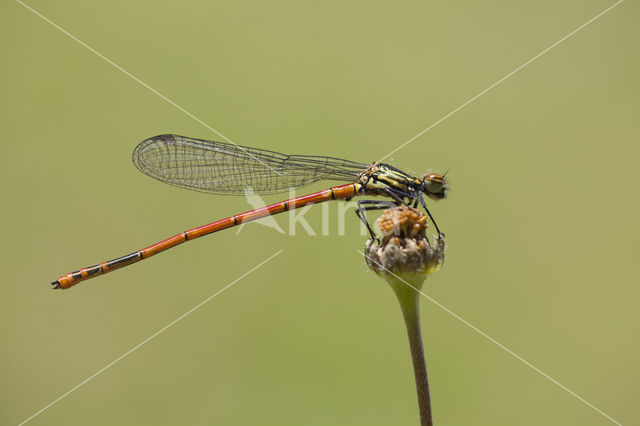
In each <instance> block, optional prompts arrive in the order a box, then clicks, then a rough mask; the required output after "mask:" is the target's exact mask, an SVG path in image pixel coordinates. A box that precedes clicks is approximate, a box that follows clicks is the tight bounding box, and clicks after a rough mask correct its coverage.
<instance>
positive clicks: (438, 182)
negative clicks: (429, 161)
mask: <svg viewBox="0 0 640 426" xmlns="http://www.w3.org/2000/svg"><path fill="white" fill-rule="evenodd" d="M424 187H425V189H426V190H427V191H428V192H430V193H432V194H437V193H439V192H442V190H443V188H444V178H443V177H442V175H440V174H438V173H429V174H427V175H426V176H425V177H424Z"/></svg>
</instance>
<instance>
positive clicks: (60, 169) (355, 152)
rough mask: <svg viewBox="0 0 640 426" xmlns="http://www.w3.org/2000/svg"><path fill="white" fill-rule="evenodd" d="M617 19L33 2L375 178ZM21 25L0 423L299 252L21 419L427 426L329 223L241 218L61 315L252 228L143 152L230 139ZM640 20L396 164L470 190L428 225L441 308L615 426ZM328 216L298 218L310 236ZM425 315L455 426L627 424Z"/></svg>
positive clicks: (573, 14) (373, 280) (67, 25)
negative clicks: (60, 285)
mask: <svg viewBox="0 0 640 426" xmlns="http://www.w3.org/2000/svg"><path fill="white" fill-rule="evenodd" d="M612 4H613V2H610V1H601V0H598V1H577V0H575V1H564V2H560V3H558V2H555V1H550V0H542V1H538V2H510V1H504V0H498V1H493V2H469V1H466V2H455V1H454V2H417V1H401V2H389V3H382V2H375V3H372V2H365V1H354V2H340V1H329V2H321V3H320V2H306V1H305V2H300V1H270V2H259V1H254V2H251V1H248V2H205V1H186V2H152V1H140V2H133V3H132V2H125V1H120V0H116V1H110V2H84V1H79V0H74V1H60V2H55V3H52V2H47V1H44V0H31V1H29V2H28V5H29V6H30V7H33V8H34V9H35V10H36V11H38V12H39V13H41V14H43V15H44V16H46V17H47V18H49V19H51V20H52V21H53V22H55V24H57V25H59V26H60V27H62V28H64V29H65V30H67V31H69V32H70V33H72V34H73V35H75V36H76V37H78V38H79V39H80V40H82V41H83V42H84V43H87V44H88V45H89V46H91V47H93V48H94V49H96V50H97V51H99V52H100V53H102V54H103V55H105V56H106V57H107V58H109V59H110V60H112V61H114V62H115V63H117V64H118V65H120V66H122V67H123V68H124V69H126V70H127V71H128V72H130V73H132V74H133V75H135V76H136V77H138V78H139V79H140V80H142V81H143V82H145V83H146V84H148V85H149V86H151V87H153V88H154V89H155V90H157V91H158V92H160V93H162V94H163V95H165V96H167V97H168V98H170V99H172V100H173V101H175V102H176V103H177V104H178V105H180V106H181V107H183V108H185V109H186V110H188V111H189V112H191V113H193V114H194V115H195V116H197V117H198V118H199V119H201V120H202V121H203V122H205V123H207V124H208V125H210V126H212V127H213V128H215V129H217V130H219V131H220V132H222V133H223V134H224V135H225V136H227V137H229V138H230V139H231V140H233V141H234V142H236V143H238V144H241V145H248V146H254V147H258V148H268V149H272V150H276V151H281V152H285V153H291V154H318V155H331V156H337V157H344V158H348V159H352V160H356V161H361V162H371V161H374V160H378V159H379V158H381V157H382V156H384V155H386V154H387V153H389V152H390V151H392V150H394V149H395V148H397V147H398V146H399V145H401V144H402V143H404V142H405V141H407V140H408V139H410V138H412V137H413V136H415V135H416V134H418V133H419V132H420V131H422V130H423V129H425V128H427V127H428V126H430V125H431V124H432V123H434V122H436V121H438V120H439V119H441V118H442V117H443V116H445V115H446V114H447V113H449V112H450V111H452V110H454V109H455V108H457V107H458V106H459V105H461V104H463V103H464V102H466V101H467V100H469V99H470V98H472V97H473V96H475V95H476V94H478V93H479V92H481V91H482V90H484V89H485V88H487V87H488V86H490V85H491V84H492V83H494V82H495V81H497V80H499V79H500V78H502V77H503V76H505V75H506V74H508V73H510V72H511V71H513V70H514V69H516V68H517V67H518V66H520V65H521V64H523V63H525V62H526V61H528V60H529V59H530V58H532V57H533V56H535V55H537V54H538V53H540V52H541V51H542V50H544V49H545V48H547V47H549V46H550V45H552V44H553V43H555V42H557V41H558V40H560V39H561V38H562V37H564V36H565V35H567V34H568V33H570V32H571V31H573V30H574V29H576V28H577V27H579V26H580V25H582V24H584V23H585V22H587V21H588V20H590V19H591V18H593V17H594V16H596V15H597V14H598V13H600V12H601V11H602V10H604V9H606V8H607V7H609V6H611V5H612ZM0 7H1V8H2V13H1V14H0V23H1V25H0V33H1V34H2V37H1V40H2V42H1V43H2V44H3V50H2V51H3V57H4V59H3V67H2V68H1V69H0V77H1V78H0V84H1V85H2V96H1V97H0V117H1V118H0V120H2V132H3V139H2V142H1V144H0V162H1V163H0V174H1V176H2V182H3V184H2V185H3V191H2V192H3V194H4V195H3V197H2V198H3V202H2V208H1V209H0V214H1V218H2V221H1V223H2V234H3V241H4V243H3V244H2V248H1V249H0V250H1V256H0V259H1V260H0V262H2V264H1V269H2V273H3V280H2V288H3V293H2V298H1V299H0V315H1V317H0V319H1V323H0V324H1V325H0V339H1V341H2V344H3V347H4V350H2V351H1V354H0V377H1V381H0V382H1V383H2V385H1V386H0V423H2V424H18V423H20V422H22V421H24V420H25V419H27V418H29V417H30V416H31V415H33V414H34V413H36V412H37V411H38V410H40V409H41V408H43V407H45V406H46V405H47V404H49V403H50V402H52V401H54V400H55V399H57V398H58V397H59V396H61V395H62V394H64V393H65V392H67V391H69V390H70V389H72V388H73V387H74V386H76V385H78V384H79V383H81V382H82V381H84V380H85V379H86V378H88V377H89V376H91V375H92V374H94V373H96V372H98V371H99V370H100V369H102V368H103V367H105V366H106V365H107V364H109V363H110V362H112V361H113V360H114V359H116V358H118V357H119V356H121V355H122V354H124V353H126V352H127V351H129V350H130V349H131V348H133V347H134V346H135V345H137V344H138V343H140V342H142V341H143V340H145V339H146V338H147V337H149V336H151V335H152V334H153V333H155V332H156V331H158V330H159V329H161V328H162V327H164V326H166V325H167V324H169V323H170V322H171V321H173V320H175V319H176V318H178V317H179V316H180V315H182V314H183V313H185V312H186V311H188V310H189V309H191V308H192V307H193V306H195V305H197V304H199V303H200V302H202V301H203V300H204V299H206V298H207V297H209V296H210V295H212V294H214V293H215V292H217V291H219V290H220V289H221V288H223V287H224V286H226V285H227V284H229V283H230V282H232V281H234V280H236V279H237V278H238V277H240V276H241V275H243V274H245V273H246V272H247V271H248V270H250V269H251V268H253V267H254V266H256V265H257V264H259V263H260V262H262V261H264V260H265V259H267V258H268V257H270V256H272V255H273V254H274V253H276V252H277V251H278V250H282V251H283V252H282V254H280V255H279V256H277V257H275V258H274V259H273V260H271V261H269V262H268V263H266V264H265V265H264V266H262V267H261V268H259V269H258V270H256V271H255V272H253V273H251V274H250V275H248V276H246V277H245V278H243V279H242V280H241V281H239V282H238V283H237V284H235V285H234V286H232V287H231V288H230V289H228V290H226V291H225V292H223V293H222V294H220V295H219V296H217V297H215V298H214V299H213V300H211V301H210V302H209V303H208V304H206V305H204V306H202V307H201V308H199V309H198V310H196V311H195V312H193V313H192V314H191V315H189V316H187V317H186V318H184V319H183V320H181V321H179V322H178V323H177V324H175V325H174V326H172V327H171V328H169V329H168V330H167V331H165V332H164V333H162V334H160V335H158V336H157V337H155V338H154V339H153V340H151V341H149V342H148V343H146V344H145V345H143V346H142V347H140V348H139V349H138V350H136V351H135V352H133V353H131V354H130V355H128V356H126V357H125V358H124V359H122V360H121V361H120V362H118V363H117V364H115V365H113V366H112V367H111V368H109V369H107V370H106V371H104V372H102V373H101V374H99V375H98V376H96V377H95V378H94V379H93V380H91V381H89V382H88V383H86V384H84V385H83V386H81V387H80V388H78V389H77V390H75V391H74V392H73V393H71V394H69V395H68V396H67V397H65V398H64V399H62V400H60V401H59V402H57V403H56V404H54V405H53V406H51V407H50V408H49V409H47V410H46V411H44V412H42V413H41V414H39V415H38V416H37V417H35V418H33V419H32V420H31V421H30V422H29V423H28V424H32V425H113V424H122V425H146V424H154V425H178V424H190V425H205V424H207V425H208V424H219V425H248V424H256V425H405V424H406V425H412V424H418V409H417V404H416V396H415V387H414V382H413V372H412V369H411V361H410V356H409V350H408V344H407V339H406V335H405V329H404V324H403V323H402V320H401V315H400V311H399V309H398V306H397V302H396V300H395V299H394V296H393V294H392V292H391V291H390V289H389V288H387V284H386V283H385V282H384V281H383V280H381V279H379V278H377V277H376V276H375V275H374V274H373V273H372V272H370V271H368V270H367V268H366V267H365V264H364V261H363V259H362V257H361V255H360V254H359V253H358V252H357V250H361V249H362V247H363V245H364V241H365V238H364V237H362V236H360V234H359V226H358V222H357V219H356V217H355V215H352V214H351V213H350V214H349V215H347V221H346V225H347V230H346V233H345V235H344V236H339V235H337V229H336V228H332V227H334V226H336V223H337V222H336V220H334V219H335V218H337V215H338V213H339V210H338V203H333V204H332V205H331V206H330V208H329V215H330V216H329V217H330V220H329V224H330V232H329V235H327V236H322V235H316V236H311V235H308V234H307V233H306V232H301V231H300V230H299V232H297V235H296V236H295V237H292V236H289V235H288V234H287V233H285V234H280V233H278V232H276V231H274V230H273V229H270V228H267V227H265V226H260V225H255V224H250V225H247V226H246V227H245V228H244V229H243V230H242V232H240V233H239V234H236V232H235V230H232V231H227V232H222V233H218V234H215V235H213V236H209V237H207V238H202V239H199V240H197V241H193V242H191V243H189V244H187V245H183V246H181V247H179V248H176V249H173V250H171V251H169V252H167V253H164V254H162V255H161V256H157V257H154V258H153V259H150V260H148V261H145V262H143V263H140V264H138V265H135V266H132V267H130V268H127V269H123V270H121V271H118V272H115V273H113V274H109V275H106V276H104V277H100V278H97V279H95V280H91V281H87V282H85V283H82V284H80V285H78V286H77V287H74V288H73V289H71V290H68V291H57V292H53V291H51V290H50V289H49V282H50V281H52V280H54V279H55V278H56V277H57V276H58V275H61V274H64V273H67V272H69V271H71V270H74V269H77V268H79V267H82V266H87V265H93V264H95V263H98V262H101V261H104V260H108V259H112V258H114V257H117V256H120V255H123V254H126V253H129V252H131V251H134V250H136V249H139V248H142V247H144V246H147V245H149V244H151V243H154V242H156V241H159V240H160V239H163V238H165V237H168V236H171V235H174V234H176V233H178V232H181V231H183V230H185V229H188V228H191V227H195V226H199V225H202V224H205V223H209V222H211V221H214V220H216V219H220V218H223V217H227V216H229V215H232V214H234V213H238V212H242V211H246V210H249V209H250V208H251V206H250V205H249V204H248V203H247V201H246V200H245V198H244V197H224V196H210V195H206V194H201V193H197V192H192V191H187V190H183V189H179V188H175V187H171V186H169V185H164V184H161V183H159V182H157V181H154V180H153V179H150V178H148V177H146V176H144V175H142V174H141V173H139V172H138V171H137V170H136V169H135V167H134V166H133V165H132V163H131V159H130V158H131V152H132V150H133V148H134V147H135V146H136V144H137V143H138V142H140V141H141V140H143V139H145V138H147V137H150V136H153V135H156V134H160V133H178V134H182V135H188V136H192V137H198V138H205V139H213V140H220V139H221V138H220V137H219V136H218V135H217V134H215V133H214V132H212V131H210V130H209V129H207V128H206V127H205V126H203V125H202V124H200V123H198V122H197V121H195V120H194V119H192V118H190V117H189V116H188V115H186V114H185V113H184V112H182V111H180V110H179V109H177V108H175V107H174V106H172V105H171V104H169V103H168V102H166V101H165V100H163V99H162V98H161V97H159V96H158V95H156V94H154V93H153V92H151V91H149V90H148V89H146V88H145V87H143V86H142V85H141V84H139V83H138V82H136V81H134V80H132V79H131V78H129V77H128V76H127V75H125V74H124V73H123V72H121V71H119V70H118V69H116V68H115V67H114V66H113V65H111V64H109V63H107V62H105V61H104V60H102V59H100V58H99V57H98V56H96V55H95V54H94V53H92V52H91V51H89V50H88V49H86V48H85V47H83V46H81V45H79V44H78V43H77V42H75V41H73V40H72V39H70V38H69V37H67V36H66V35H64V34H63V33H62V32H61V31H59V30H57V29H56V28H54V27H53V26H52V25H50V24H49V23H47V22H45V21H44V20H43V19H41V18H40V17H38V16H37V15H35V14H34V13H33V12H31V11H29V10H28V9H27V8H25V7H24V6H22V5H21V4H20V3H17V2H5V3H4V4H3V5H2V6H0ZM638 17H639V9H638V5H637V4H635V3H634V2H631V1H627V2H624V3H621V4H620V5H619V6H618V7H616V8H614V9H613V10H612V11H610V12H609V13H607V14H605V15H604V16H602V17H601V18H599V19H598V20H596V21H595V22H593V23H592V24H591V25H589V26H587V27H586V28H584V29H583V30H581V31H580V32H578V33H576V34H575V35H574V36H572V37H570V38H569V39H567V40H566V41H565V42H563V43H561V44H560V45H558V46H557V47H555V48H554V49H552V50H551V51H549V52H548V53H546V54H545V55H543V56H542V57H540V58H539V59H537V60H536V61H534V62H532V63H531V64H529V65H528V66H526V67H525V68H524V69H522V70H521V71H520V72H518V73H516V74H515V75H513V76H511V77H510V78H508V79H507V80H505V81H504V82H502V83H501V84H500V85H498V86H497V87H495V88H493V89H492V90H490V91H489V92H487V93H486V94H484V95H483V96H481V97H480V98H478V99H477V100H475V101H474V102H472V103H471V104H469V105H468V106H466V107H465V108H464V109H462V110H460V111H459V112H457V113H456V114H454V115H452V116H451V117H450V118H448V119H447V120H445V121H443V122H441V123H440V124H439V125H437V126H436V127H434V128H433V129H431V130H430V131H428V132H427V133H425V134H424V135H422V136H421V137H419V138H418V139H416V140H415V141H413V142H412V143H411V144H409V145H407V146H406V147H404V148H403V149H401V150H399V151H397V152H395V153H394V154H393V155H392V156H391V158H387V159H386V160H387V162H390V163H392V164H394V165H395V166H396V167H399V168H401V169H404V170H407V171H410V172H413V173H415V174H417V175H421V174H423V173H424V172H426V171H427V170H440V171H444V170H446V169H448V168H450V169H451V171H450V172H449V175H448V176H449V177H450V184H451V188H452V189H451V192H450V198H449V199H447V200H445V201H442V202H439V203H437V204H432V212H433V214H434V215H435V217H436V218H437V219H438V225H439V226H440V227H441V228H442V229H443V230H444V231H445V232H446V235H447V242H448V251H447V260H446V264H445V266H444V268H443V269H442V270H441V271H440V272H438V273H437V274H434V275H432V276H430V277H429V278H428V280H427V283H426V286H425V292H426V293H427V294H428V295H429V296H430V297H432V298H433V299H435V300H436V301H438V302H439V303H441V304H442V305H444V306H446V307H447V308H448V309H450V310H451V311H453V312H455V313H456V314H457V315H459V316H460V317H462V318H463V319H464V320H465V321H468V322H469V323H470V324H473V325H474V326H475V327H477V328H478V329H480V330H482V331H483V332H485V333H487V334H488V335H489V336H491V337H493V338H494V339H496V340H497V341H499V342H500V343H501V344H503V345H505V346H506V347H508V348H509V349H510V350H512V351H514V352H515V353H517V354H518V355H520V356H522V357H523V358H524V359H526V360H527V361H529V362H531V363H532V364H533V365H535V366H536V367H537V368H539V369H540V370H541V371H544V372H545V373H547V374H548V375H549V376H551V377H553V378H554V379H555V380H557V381H558V382H560V383H562V384H563V385H564V386H566V387H568V388H569V389H571V390H572V391H574V392H576V393H577V394H578V395H580V396H581V397H582V398H584V399H585V400H586V401H589V402H590V403H592V404H593V405H594V406H596V407H597V408H598V409H600V410H602V411H603V412H605V413H607V414H608V415H609V416H611V417H612V418H614V419H616V420H617V421H618V422H620V423H622V424H638V423H639V422H640V412H639V411H638V405H637V401H638V398H640V361H639V359H640V358H639V357H638V351H639V350H640V340H639V337H640V326H639V324H640V311H639V310H638V308H637V304H638V300H639V298H640V289H639V287H638V273H637V263H635V262H637V256H638V246H639V243H640V226H639V225H638V222H637V221H638V217H639V213H640V212H639V210H640V202H639V200H638V196H637V192H636V191H637V188H638V184H639V183H640V179H639V178H638V173H637V167H638V155H639V154H640V148H638V137H637V135H638V130H640V124H639V122H638V112H639V107H640V105H639V104H640V102H639V99H640V98H639V95H640V87H639V85H638V69H639V66H640V61H639V59H640V52H639V51H638V48H637V40H638V36H639V35H640V27H638V25H637V22H638ZM325 187H326V185H325V184H319V185H314V186H312V187H309V188H308V190H309V192H311V191H315V190H320V189H324V188H325ZM285 195H286V194H285ZM282 198H283V197H282V196H278V195H275V196H269V197H266V199H265V201H267V202H276V201H280V200H281V199H282ZM322 215H323V212H322V208H321V207H319V206H315V207H314V208H311V209H310V211H309V212H308V213H307V214H306V215H305V219H306V220H307V222H308V223H309V224H310V226H312V227H313V228H314V229H315V230H316V232H317V233H320V232H319V231H320V229H321V223H322ZM276 220H277V222H278V224H279V225H280V226H281V227H282V228H283V229H284V230H286V231H288V224H289V218H288V217H286V215H281V216H280V217H277V218H276ZM422 316H423V317H422V326H423V338H424V341H425V351H426V357H427V366H428V369H429V375H430V381H431V391H432V398H433V409H434V418H435V423H436V425H438V426H443V425H540V424H545V425H607V424H615V423H614V422H613V421H611V420H609V419H607V418H606V417H605V416H603V415H602V414H600V413H598V412H597V411H596V410H594V409H593V408H591V407H589V406H588V405H586V404H585V403H584V402H582V401H580V400H579V399H577V398H575V397H574V396H572V395H571V394H570V393H568V392H567V391H565V390H563V389H561V388H560V387H559V386H557V385H556V384H554V383H552V382H551V381H549V380H547V379H546V378H545V377H543V376H542V375H541V374H539V373H538V372H536V371H534V370H532V369H531V368H529V367H528V366H526V365H525V364H524V363H522V362H521V361H519V360H517V359H516V358H514V357H513V356H511V355H509V354H508V353H507V352H505V351H504V350H503V349H501V348H500V347H498V346H497V345H495V344H494V343H492V342H491V341H489V340H487V339H486V338H485V337H483V336H481V335H480V334H478V333H477V332H476V331H474V330H473V329H471V328H470V327H468V326H467V325H465V324H463V323H462V322H460V321H459V320H457V319H456V318H454V317H453V316H451V315H450V314H448V313H447V312H445V311H444V310H442V309H441V308H440V307H438V306H437V305H435V304H433V303H431V302H430V301H428V300H427V299H423V301H422Z"/></svg>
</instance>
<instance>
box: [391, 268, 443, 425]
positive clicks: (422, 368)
mask: <svg viewBox="0 0 640 426" xmlns="http://www.w3.org/2000/svg"><path fill="white" fill-rule="evenodd" d="M420 278H421V277H420ZM395 281H396V282H395V283H393V284H392V285H391V287H392V288H393V291H394V293H395V294H396V296H397V297H398V302H400V309H401V310H402V316H403V317H404V322H405V325H406V327H407V335H408V336H409V347H410V349H411V359H412V361H413V372H414V374H415V378H416V390H417V392H418V407H419V408H420V425H421V426H433V419H432V414H431V395H430V393H429V379H428V377H427V364H426V362H425V358H424V347H423V345H422V332H421V330H420V295H419V293H418V291H417V290H416V289H418V290H419V289H420V288H421V287H422V283H423V282H424V278H422V279H418V282H416V280H411V279H408V280H407V282H409V283H410V284H411V285H412V286H413V287H414V288H411V287H409V286H408V285H407V284H406V283H404V282H401V281H400V280H395ZM416 284H417V285H416Z"/></svg>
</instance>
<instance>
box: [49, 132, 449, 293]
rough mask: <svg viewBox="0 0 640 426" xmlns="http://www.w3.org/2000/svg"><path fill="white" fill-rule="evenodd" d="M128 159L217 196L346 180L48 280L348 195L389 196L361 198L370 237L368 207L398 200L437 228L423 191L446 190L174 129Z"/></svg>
mask: <svg viewBox="0 0 640 426" xmlns="http://www.w3.org/2000/svg"><path fill="white" fill-rule="evenodd" d="M133 163H134V164H135V166H136V167H137V168H138V170H140V171H141V172H142V173H144V174H146V175H148V176H151V177H153V178H155V179H158V180H160V181H162V182H166V183H169V184H171V185H176V186H180V187H182V188H188V189H193V190H196V191H202V192H208V193H212V194H222V195H243V194H245V191H247V189H251V190H252V191H253V193H255V194H260V195H264V194H273V193H278V192H284V191H287V190H289V189H291V188H298V187H301V186H305V185H309V184H311V183H314V182H318V181H322V180H342V181H347V182H349V183H347V184H346V185H341V186H334V187H331V188H329V189H325V190H323V191H319V192H314V193H313V194H308V195H303V196H300V197H296V198H292V199H289V200H285V201H280V202H279V203H275V204H271V205H269V206H266V207H263V208H259V209H255V210H251V211H248V212H245V213H240V214H236V215H233V216H230V217H228V218H226V219H221V220H218V221H216V222H212V223H209V224H207V225H203V226H200V227H198V228H193V229H190V230H188V231H185V232H182V233H180V234H177V235H174V236H173V237H170V238H167V239H166V240H163V241H161V242H159V243H156V244H153V245H151V246H149V247H146V248H143V249H141V250H138V251H135V252H133V253H130V254H127V255H125V256H122V257H119V258H117V259H113V260H110V261H107V262H102V263H100V264H98V265H94V266H88V267H86V268H82V269H80V270H77V271H74V272H70V273H68V274H66V275H62V276H60V277H58V279H57V280H55V281H53V282H52V283H51V284H52V285H53V286H54V288H56V289H57V288H61V289H66V288H69V287H72V286H74V285H75V284H77V283H79V282H80V281H84V280H86V279H89V278H93V277H97V276H99V275H102V274H106V273H107V272H111V271H113V270H116V269H119V268H122V267H123V266H127V265H131V264H132V263H136V262H138V261H140V260H143V259H147V258H149V257H151V256H153V255H155V254H158V253H160V252H163V251H165V250H167V249H169V248H171V247H174V246H177V245H178V244H181V243H183V242H185V241H189V240H193V239H194V238H198V237H202V236H203V235H207V234H211V233H213V232H216V231H220V230H222V229H227V228H231V227H233V226H236V225H240V224H242V223H246V222H250V221H252V220H256V219H260V218H262V217H265V216H269V215H274V214H278V213H282V212H285V211H287V210H293V209H297V208H300V207H304V206H306V205H309V204H314V203H322V202H325V201H329V200H350V199H351V198H353V197H356V196H361V195H381V196H385V197H387V198H390V199H391V200H360V201H358V204H357V209H356V214H357V215H358V217H359V218H360V219H361V220H362V221H363V222H364V223H365V224H366V226H367V229H368V230H369V233H370V234H371V237H372V238H376V236H375V234H374V232H373V230H372V228H371V226H370V225H369V223H368V222H367V220H366V217H365V211H367V210H381V209H386V208H389V207H394V206H397V205H400V204H407V205H410V204H413V206H414V207H416V206H417V205H418V203H420V204H421V205H422V207H423V208H424V209H425V210H426V212H427V214H428V215H429V217H430V218H431V221H432V222H433V224H434V225H435V228H436V231H437V232H438V233H440V230H439V229H438V225H437V224H436V223H435V221H434V220H433V217H432V216H431V213H430V212H429V210H428V209H427V205H426V203H425V200H424V197H423V196H424V195H426V196H427V197H429V198H431V199H434V200H439V199H442V198H444V197H445V196H446V192H447V185H446V182H445V179H444V176H443V175H440V174H438V173H428V174H426V175H425V176H424V177H423V178H422V179H420V178H417V177H415V176H411V175H409V174H407V173H405V172H403V171H401V170H398V169H396V168H395V167H393V166H390V165H388V164H384V163H380V162H374V163H372V164H365V163H357V162H354V161H349V160H342V159H339V158H333V157H321V156H310V155H284V154H280V153H277V152H274V151H268V150H264V149H257V148H249V147H242V146H238V145H233V144H227V143H222V142H213V141H207V140H203V139H194V138H188V137H185V136H178V135H159V136H155V137H152V138H149V139H147V140H145V141H143V142H141V143H140V144H139V145H138V146H137V147H136V149H135V150H134V151H133Z"/></svg>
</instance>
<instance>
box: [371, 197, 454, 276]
mask: <svg viewBox="0 0 640 426" xmlns="http://www.w3.org/2000/svg"><path fill="white" fill-rule="evenodd" d="M378 226H379V227H380V231H381V232H382V239H381V241H380V242H379V243H378V242H377V241H373V240H367V243H366V245H365V259H366V262H367V266H369V268H370V269H371V270H373V271H374V272H376V273H377V274H379V275H383V276H384V275H390V273H393V274H401V275H416V276H421V275H422V276H423V278H422V279H423V280H424V276H426V274H429V273H431V272H434V271H436V270H438V269H439V268H440V266H441V265H442V263H443V261H444V248H445V239H444V235H442V234H441V235H436V236H434V237H433V242H432V243H431V244H430V243H429V240H427V237H426V229H427V217H426V216H425V215H424V214H422V213H421V212H420V211H419V210H416V209H412V208H411V207H407V206H404V205H403V206H399V207H394V208H391V209H387V210H385V211H384V213H383V214H382V216H381V217H380V219H378Z"/></svg>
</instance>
